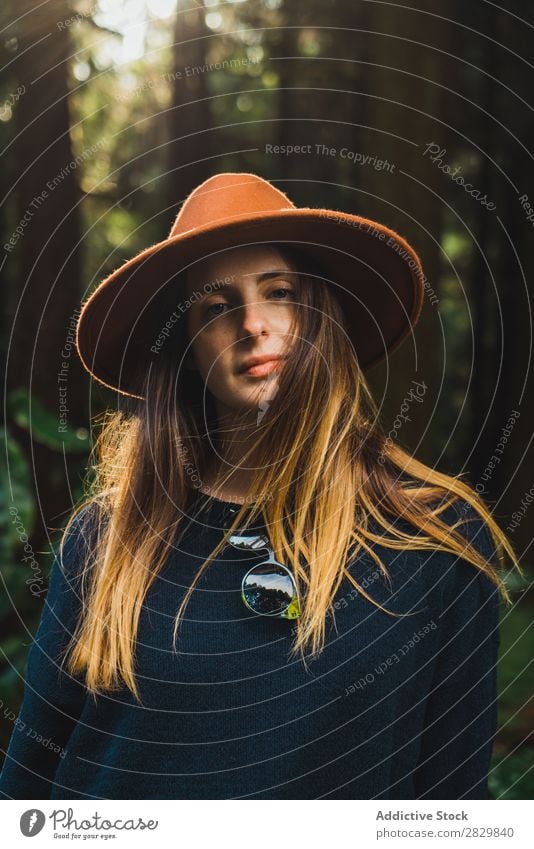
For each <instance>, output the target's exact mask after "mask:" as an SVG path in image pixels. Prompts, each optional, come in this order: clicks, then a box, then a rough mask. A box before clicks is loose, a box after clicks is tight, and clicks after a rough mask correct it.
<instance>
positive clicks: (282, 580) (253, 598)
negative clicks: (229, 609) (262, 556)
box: [243, 563, 295, 615]
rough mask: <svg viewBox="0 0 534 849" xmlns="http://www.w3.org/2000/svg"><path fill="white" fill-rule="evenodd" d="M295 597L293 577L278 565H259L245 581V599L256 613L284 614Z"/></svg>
mask: <svg viewBox="0 0 534 849" xmlns="http://www.w3.org/2000/svg"><path fill="white" fill-rule="evenodd" d="M294 596H295V589H294V585H293V581H292V579H291V576H290V575H289V574H288V573H287V572H286V570H285V569H282V568H280V567H277V566H276V563H261V564H259V565H258V566H256V567H254V569H253V570H252V571H251V572H250V573H249V574H248V575H246V576H245V578H244V580H243V597H244V599H245V601H246V603H247V604H248V605H249V607H251V608H252V610H254V612H255V613H261V614H264V615H265V614H267V615H269V614H270V615H275V614H276V613H283V612H284V611H285V610H287V608H288V607H289V606H290V604H291V602H292V601H293V599H294Z"/></svg>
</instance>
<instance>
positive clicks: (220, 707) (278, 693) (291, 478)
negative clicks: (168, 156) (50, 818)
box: [0, 174, 521, 799]
mask: <svg viewBox="0 0 534 849" xmlns="http://www.w3.org/2000/svg"><path fill="white" fill-rule="evenodd" d="M423 294H424V275H423V274H422V270H421V267H420V264H419V260H418V258H417V256H416V254H415V253H414V252H413V250H412V249H411V248H410V246H409V245H408V244H407V243H406V242H405V241H404V240H403V239H402V238H401V237H400V236H398V234H396V233H394V232H393V231H391V230H389V229H388V228H386V227H384V226H383V225H380V224H378V223H376V222H369V221H367V220H366V219H363V218H360V217H358V216H350V215H348V214H346V213H335V212H333V211H331V210H320V209H300V208H298V207H295V206H294V205H293V204H292V203H291V201H290V200H289V199H288V198H287V197H286V196H285V195H284V194H282V193H281V192H280V191H279V190H278V189H276V188H275V187H274V186H272V185H271V184H270V183H268V182H267V181H265V180H262V179H261V178H260V177H258V176H256V175H254V174H218V175H215V176H214V177H212V178H210V179H209V180H207V181H206V182H205V183H203V184H202V185H201V186H199V187H198V188H197V189H195V191H194V192H193V193H192V194H191V195H190V196H189V198H188V199H187V200H186V202H185V203H184V205H183V207H182V210H181V211H180V213H179V215H178V216H177V219H176V221H175V224H174V226H173V229H172V231H171V234H170V236H169V238H168V239H166V240H165V241H164V242H162V243H159V244H158V245H155V246H152V247H151V248H148V249H147V250H146V251H144V252H142V253H141V254H139V255H138V256H137V257H135V258H134V259H133V260H130V261H129V262H128V263H126V264H125V265H123V266H122V267H121V268H120V269H118V270H117V271H115V272H113V274H112V275H110V277H108V278H107V279H106V280H105V281H104V282H103V283H102V284H101V285H100V286H99V287H98V289H97V290H96V291H95V292H94V293H93V295H92V296H91V298H90V299H89V300H88V302H87V303H86V304H85V306H84V309H83V311H82V314H81V317H80V322H79V327H78V350H79V353H80V356H81V357H82V360H83V362H84V364H85V365H86V367H87V368H88V369H89V370H90V372H91V373H92V374H93V375H94V377H95V378H96V379H98V380H99V381H100V382H102V383H104V384H106V385H107V386H111V387H114V388H115V389H117V390H118V392H119V396H118V397H119V399H121V398H124V397H128V402H127V407H126V408H121V407H120V406H119V410H118V412H117V413H115V414H114V415H113V416H111V417H110V419H109V421H108V423H107V425H106V427H105V428H104V430H103V433H102V435H101V437H100V442H99V451H98V461H97V465H96V477H95V479H94V481H93V489H92V492H91V493H90V497H89V498H88V499H87V503H86V504H84V506H83V508H82V509H81V510H79V511H78V512H77V513H76V514H75V516H74V517H73V520H72V521H71V523H70V525H69V526H68V528H67V531H66V533H65V537H64V541H63V545H62V548H61V553H60V556H59V557H58V558H57V559H56V561H55V563H54V566H53V568H52V573H51V579H50V588H49V593H48V598H47V602H46V605H45V608H44V610H43V614H42V618H41V622H40V625H39V630H38V632H37V635H36V638H35V641H34V643H33V644H32V647H31V650H30V654H29V661H28V670H27V679H26V689H25V696H24V700H23V705H22V709H21V713H20V716H19V719H18V720H17V727H16V728H15V729H14V731H13V734H12V738H11V741H10V745H9V750H8V752H7V756H6V761H5V766H4V770H3V772H2V775H1V778H0V790H1V792H2V795H3V796H4V797H5V798H17V799H19V798H20V799H26V798H27V799H43V798H55V799H73V798H82V799H95V798H96V799H107V798H112V799H118V798H129V799H131V798H134V799H136V798H139V799H147V798H162V799H167V798H174V799H198V798H200V799H237V798H239V799H278V798H289V799H316V798H320V799H343V798H350V799H378V798H380V799H415V798H421V799H471V798H487V796H488V786H487V782H488V770H489V765H490V757H491V750H492V742H493V738H494V735H495V732H496V716H497V713H496V711H497V707H496V662H497V651H498V645H499V596H500V595H502V597H503V598H504V599H505V600H506V601H509V597H508V593H507V591H506V587H505V584H504V582H503V579H502V576H501V575H500V574H499V573H500V571H501V569H502V567H503V561H504V555H505V554H507V555H508V556H509V557H510V558H511V560H512V562H513V564H514V566H515V568H517V569H519V570H520V571H521V569H520V566H519V564H518V563H517V560H516V558H515V555H514V552H513V550H512V548H511V546H510V544H509V542H508V541H507V539H506V538H505V536H504V534H503V532H502V531H501V530H500V528H499V527H498V525H497V524H496V522H495V521H494V519H493V518H492V516H491V513H490V512H489V510H488V508H487V507H486V506H485V504H484V503H483V502H482V500H481V499H480V498H479V497H478V496H477V494H476V493H475V491H474V490H473V489H472V488H471V487H470V486H469V485H468V484H467V483H466V482H464V481H462V480H460V478H459V477H450V476H448V475H445V474H443V473H440V472H438V471H436V470H434V469H432V468H429V467H428V466H426V465H424V464H423V463H421V462H419V461H417V460H416V459H414V458H413V457H411V456H410V455H409V454H408V453H407V452H406V451H404V450H403V449H402V448H401V446H400V444H399V442H398V441H396V442H393V441H392V440H388V439H387V438H386V436H385V434H384V432H383V431H382V430H381V428H380V424H379V421H378V411H377V409H376V406H375V404H374V401H373V399H372V397H371V394H370V391H369V389H368V386H367V383H366V379H365V376H364V372H363V369H364V368H367V367H368V366H369V365H370V364H372V363H373V362H376V361H377V360H378V359H379V358H380V357H381V356H384V355H386V354H387V353H388V352H390V351H391V350H392V349H393V348H394V347H396V346H397V345H398V344H399V343H400V341H401V340H402V339H403V338H405V337H406V335H407V334H409V333H411V332H412V329H413V326H414V324H415V322H416V321H417V318H418V315H419V311H420V309H421V303H422V296H423ZM414 385H416V384H414ZM417 386H418V389H417V392H419V389H420V387H422V386H423V387H424V384H422V383H421V382H418V383H417Z"/></svg>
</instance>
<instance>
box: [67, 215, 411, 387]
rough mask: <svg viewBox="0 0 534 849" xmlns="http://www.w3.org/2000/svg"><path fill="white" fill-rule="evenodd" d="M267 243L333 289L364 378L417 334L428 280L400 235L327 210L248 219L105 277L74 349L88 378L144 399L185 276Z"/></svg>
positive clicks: (149, 251) (159, 249)
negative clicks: (217, 258) (300, 255)
mask: <svg viewBox="0 0 534 849" xmlns="http://www.w3.org/2000/svg"><path fill="white" fill-rule="evenodd" d="M261 243H279V244H281V245H283V244H284V243H286V244H293V245H295V247H297V248H299V249H300V250H301V251H303V252H306V253H308V254H310V255H311V256H313V257H315V258H316V259H317V260H318V261H319V262H320V263H321V266H322V268H323V270H324V272H325V273H326V275H327V282H326V283H324V284H323V282H322V281H321V280H318V285H331V286H333V288H334V291H335V294H336V296H337V298H338V300H339V302H340V305H341V308H342V310H343V313H344V315H345V318H346V324H347V331H348V334H349V336H350V339H351V341H352V344H353V347H354V351H355V354H356V356H357V358H358V361H359V363H360V366H361V367H362V368H369V367H371V366H373V365H376V364H377V363H378V362H380V361H381V360H383V358H384V357H385V356H387V355H388V354H390V353H391V352H393V351H394V350H395V349H396V348H397V347H398V346H399V345H400V344H401V342H402V341H403V340H404V339H405V338H406V337H407V336H408V335H409V334H411V333H412V332H413V328H414V326H415V324H416V322H417V321H418V319H419V316H420V313H421V309H422V305H423V295H424V274H423V270H422V267H421V263H420V260H419V257H418V256H417V254H416V252H415V251H414V249H413V248H412V247H411V246H410V245H409V244H408V242H407V241H406V240H405V239H404V238H403V237H402V236H400V235H399V234H398V233H396V232H395V231H394V230H392V229H390V228H389V227H386V226H385V225H383V224H380V223H378V222H376V221H372V220H370V219H368V218H363V217H361V216H357V215H351V214H349V213H345V212H338V211H335V210H329V209H317V208H303V207H295V208H288V209H281V210H276V211H275V212H272V213H271V212H260V213H257V214H254V213H250V212H248V213H246V215H236V216H235V217H231V218H227V219H225V220H224V221H223V222H221V223H217V222H215V223H213V224H210V225H207V226H202V227H199V228H195V229H194V230H190V231H186V232H185V233H181V234H180V235H178V236H175V237H171V238H168V239H164V240H163V241H161V242H158V243H157V244H154V245H151V246H150V247H148V248H146V249H144V250H143V251H141V252H140V253H139V254H137V255H136V256H135V257H133V258H132V259H130V260H128V261H127V262H125V263H124V264H123V265H121V266H120V267H119V268H117V269H116V270H115V271H113V272H112V273H111V274H110V275H109V276H108V277H106V279H105V280H103V281H102V283H100V285H99V286H98V287H97V289H95V291H94V292H93V293H92V295H91V296H90V297H89V299H88V300H87V301H86V302H85V304H84V306H83V308H82V310H81V313H80V317H79V320H78V325H77V333H76V344H77V349H78V353H79V356H80V358H81V360H82V363H83V364H84V366H85V368H86V369H87V370H88V371H89V372H90V373H91V375H92V376H93V377H94V378H95V379H96V380H97V381H99V382H100V383H102V384H104V385H105V386H107V387H109V388H112V389H115V390H117V391H118V392H120V393H123V394H125V395H132V396H134V397H137V398H142V397H143V396H142V385H143V380H144V375H145V373H146V369H147V367H148V365H149V364H150V361H151V359H153V358H154V357H155V354H153V353H152V351H151V348H153V346H154V344H155V341H156V340H157V338H158V336H159V334H160V333H161V330H162V328H163V327H164V326H165V324H166V321H167V318H168V316H167V315H166V311H167V312H168V310H169V306H168V305H169V303H173V302H174V304H175V307H177V306H178V305H179V304H180V303H181V302H182V303H183V300H184V296H182V298H181V297H180V292H179V290H178V289H175V290H173V288H172V287H173V284H174V286H175V287H176V282H177V278H178V276H179V275H180V274H182V272H183V271H184V270H185V269H187V268H188V267H189V266H191V264H193V263H194V262H195V261H197V260H200V259H202V258H204V257H207V256H210V255H213V254H216V253H217V252H219V251H222V250H224V249H225V248H231V247H237V246H239V245H243V246H244V245H249V244H261ZM171 311H172V310H171ZM184 321H185V318H184Z"/></svg>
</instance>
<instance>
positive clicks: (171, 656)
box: [0, 494, 499, 800]
mask: <svg viewBox="0 0 534 849" xmlns="http://www.w3.org/2000/svg"><path fill="white" fill-rule="evenodd" d="M193 508H194V509H193ZM89 509H90V508H89ZM233 510H235V508H234V506H233V505H231V504H230V503H229V502H224V501H220V500H218V499H215V498H213V497H209V496H204V495H198V494H197V495H195V497H194V498H193V500H192V502H191V509H189V508H188V510H187V512H186V522H185V525H184V528H185V530H184V531H183V533H182V534H181V536H180V537H179V542H178V543H177V544H176V545H175V547H174V549H173V551H172V554H171V556H170V557H169V558H168V561H167V563H166V565H165V567H164V569H163V570H162V571H161V572H160V574H159V575H158V576H157V578H156V579H155V580H154V582H153V584H152V586H151V588H150V590H149V592H148V595H147V598H146V599H145V603H144V605H143V609H142V614H141V619H140V626H139V632H138V639H137V644H136V654H135V661H136V664H135V668H136V675H137V681H138V686H139V689H140V694H141V701H142V704H139V703H138V702H137V701H136V700H135V698H134V697H133V695H132V694H131V693H130V691H129V690H128V689H127V688H126V687H125V686H124V688H123V689H121V690H119V691H117V692H114V693H108V694H104V695H99V696H97V698H96V699H95V698H94V697H93V696H91V695H90V694H89V693H88V692H87V690H86V689H85V687H84V684H83V679H82V678H81V677H80V678H78V677H72V676H71V675H69V674H68V673H67V672H66V670H65V669H64V668H62V667H61V657H62V649H63V647H64V646H65V645H66V643H67V642H68V640H69V638H70V635H71V634H72V633H73V630H74V627H75V623H76V620H77V617H78V615H79V613H80V610H81V601H80V595H79V578H80V572H81V569H82V568H83V564H84V544H85V543H84V540H83V539H82V536H83V535H82V534H81V532H80V528H81V525H80V521H79V520H75V521H74V522H73V524H72V527H71V531H70V533H69V535H68V538H67V540H66V544H65V546H64V549H63V557H62V558H60V557H59V554H58V555H57V556H56V559H55V561H54V564H53V567H52V570H51V574H50V581H49V590H48V595H47V598H46V601H45V603H44V607H43V611H42V614H41V620H40V624H39V627H38V630H37V633H36V635H35V637H34V640H33V643H32V645H31V648H30V651H29V655H28V663H27V670H26V674H25V689H24V698H23V702H22V706H21V710H20V714H19V717H18V719H17V720H16V722H15V725H14V728H13V731H12V735H11V739H10V743H9V747H8V751H7V753H6V757H5V762H4V768H3V771H2V773H1V775H0V797H1V798H4V799H10V798H11V799H35V800H37V799H486V798H488V797H489V793H488V771H489V766H490V759H491V752H492V745H493V739H494V736H495V733H496V727H497V692H496V664H497V655H498V647H499V593H498V590H497V588H496V586H495V584H494V583H493V582H492V581H491V580H490V579H489V578H488V577H487V576H486V575H485V574H483V573H482V572H480V570H478V569H476V568H475V567H473V566H472V565H471V564H470V563H468V562H467V561H466V560H464V559H461V558H459V557H457V556H455V555H452V554H449V553H447V552H444V551H441V550H437V549H436V550H432V551H421V550H414V549H409V550H408V549H406V550H402V551H394V550H392V549H389V548H387V547H385V546H382V545H381V546H376V547H375V550H376V552H377V553H378V554H379V556H380V557H381V558H382V560H383V562H384V563H385V565H386V567H387V569H388V572H389V575H390V581H388V580H387V579H386V578H385V577H384V575H383V574H382V573H381V572H380V571H379V569H378V567H377V565H376V564H375V562H374V561H373V560H372V558H371V557H369V555H368V554H367V553H363V554H362V553H360V555H359V556H358V557H356V558H355V559H354V561H353V562H350V563H349V566H348V568H349V569H350V573H351V574H352V575H353V577H354V578H355V579H356V580H357V581H358V582H359V583H360V584H361V585H362V586H363V588H364V589H365V591H366V592H367V593H368V594H369V595H370V596H371V597H372V598H373V599H374V600H375V601H377V602H379V603H380V604H381V605H382V606H384V607H386V609H387V610H389V611H391V612H394V613H397V614H403V615H402V616H400V617H397V618H394V617H392V616H389V615H388V614H387V613H386V612H383V611H381V610H379V609H378V608H377V607H375V606H374V605H373V604H371V603H370V602H369V601H368V600H367V599H365V598H364V596H363V595H362V594H361V593H358V592H356V591H355V590H354V588H353V587H352V585H351V584H350V583H349V582H348V580H347V579H346V578H345V579H344V581H343V584H342V585H341V586H340V588H339V591H338V593H337V595H336V598H335V603H334V615H333V616H332V615H331V614H329V616H328V617H327V622H326V643H325V648H324V650H323V652H322V653H320V654H318V655H316V656H314V657H311V656H308V658H307V660H306V663H303V661H302V658H301V656H300V655H296V656H294V657H293V658H289V657H288V653H289V649H290V647H291V645H292V643H293V639H294V629H295V627H296V625H295V622H291V621H289V620H284V619H281V618H273V617H267V616H260V615H257V614H254V613H252V612H251V611H250V610H249V609H248V608H247V607H246V606H245V605H244V603H243V601H242V599H241V581H242V577H243V575H244V574H245V572H246V571H247V570H248V569H249V568H250V567H251V566H252V565H254V564H255V563H259V562H261V560H262V559H265V554H264V553H263V554H262V553H261V552H254V553H250V552H246V551H240V550H238V549H234V548H232V547H230V546H228V547H227V548H226V549H225V550H224V551H223V552H222V553H221V554H220V555H219V557H218V558H217V559H216V560H215V561H214V562H213V563H212V564H211V565H210V566H209V567H208V569H207V570H206V571H205V572H204V575H203V577H202V579H201V581H200V583H199V584H198V585H197V588H196V589H195V591H194V592H193V594H192V596H191V599H190V601H189V603H188V606H187V607H186V610H185V621H184V623H183V625H182V626H181V628H180V630H179V632H178V640H177V645H176V648H177V650H176V651H173V647H172V635H173V625H174V619H175V616H176V612H177V609H178V606H179V603H180V601H181V600H182V598H183V595H184V593H185V592H186V590H187V588H188V587H189V586H190V584H191V582H192V579H193V577H194V575H195V574H196V572H197V571H198V569H199V568H200V566H201V565H202V563H203V561H204V559H205V558H206V557H207V556H208V554H209V553H210V552H211V550H212V549H213V548H214V547H215V545H216V544H217V542H218V541H219V540H220V539H221V537H222V533H223V531H224V529H226V528H228V527H229V525H230V523H231V521H232V519H233ZM447 516H448V517H449V518H448V519H447V521H449V520H454V521H457V520H458V519H459V518H460V519H462V522H463V524H462V526H461V527H459V528H458V530H461V531H462V532H463V533H465V534H466V535H467V536H468V538H469V539H470V540H471V541H472V543H473V545H474V546H475V547H476V548H477V549H478V550H479V551H480V552H481V553H482V554H483V555H484V556H485V557H487V558H493V557H494V556H495V551H494V547H493V543H492V540H491V536H490V534H489V532H488V529H487V527H486V525H485V524H484V523H483V522H482V521H481V520H480V519H479V518H478V517H477V516H476V514H475V513H474V511H473V510H472V509H471V508H470V507H469V505H468V504H466V503H464V502H460V503H457V504H456V505H454V506H453V507H449V508H447V511H445V512H444V513H443V514H442V518H445V517H447ZM464 520H465V521H464ZM400 523H401V520H398V522H396V523H395V524H397V525H398V524H400ZM257 529H258V530H261V529H264V530H265V528H264V526H263V524H262V523H261V522H260V523H259V524H258V523H257ZM410 530H412V532H413V530H414V529H413V528H411V529H410ZM250 532H251V531H250V530H249V531H247V533H250ZM406 614H408V615H406Z"/></svg>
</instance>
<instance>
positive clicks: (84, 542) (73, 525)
mask: <svg viewBox="0 0 534 849" xmlns="http://www.w3.org/2000/svg"><path fill="white" fill-rule="evenodd" d="M103 523H104V512H103V508H102V503H101V501H100V500H99V499H97V498H94V499H91V500H90V501H88V502H86V503H85V504H83V505H82V506H81V507H80V508H78V509H77V510H75V512H74V513H72V515H71V516H70V518H69V521H68V522H67V526H66V528H65V531H64V534H63V536H62V538H61V542H60V545H59V548H58V552H57V558H56V561H57V563H58V566H59V568H60V569H61V571H62V572H63V574H72V572H73V571H77V567H78V566H80V565H82V564H87V562H88V560H89V559H90V558H89V555H90V553H91V551H92V550H93V549H94V546H95V544H96V539H97V536H98V533H99V531H100V530H101V529H102V527H103Z"/></svg>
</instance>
